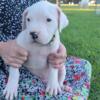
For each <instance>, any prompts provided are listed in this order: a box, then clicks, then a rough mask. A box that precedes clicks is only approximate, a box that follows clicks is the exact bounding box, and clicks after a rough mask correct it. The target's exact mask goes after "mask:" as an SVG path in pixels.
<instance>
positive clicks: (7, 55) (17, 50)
mask: <svg viewBox="0 0 100 100" xmlns="http://www.w3.org/2000/svg"><path fill="white" fill-rule="evenodd" d="M0 46H1V47H0V56H1V57H2V58H3V60H4V62H5V64H8V65H11V66H12V67H21V65H22V64H23V63H24V62H25V61H26V60H27V56H28V52H27V51H26V50H25V49H24V48H22V47H20V46H19V45H17V43H16V41H15V40H10V41H8V42H2V43H1V44H0Z"/></svg>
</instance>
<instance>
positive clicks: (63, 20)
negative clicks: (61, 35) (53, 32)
mask: <svg viewBox="0 0 100 100" xmlns="http://www.w3.org/2000/svg"><path fill="white" fill-rule="evenodd" d="M57 14H58V29H59V31H60V32H61V30H62V29H63V28H65V27H66V26H68V24H69V21H68V18H67V16H66V15H65V14H64V13H63V12H62V11H61V9H60V8H59V7H58V6H57Z"/></svg>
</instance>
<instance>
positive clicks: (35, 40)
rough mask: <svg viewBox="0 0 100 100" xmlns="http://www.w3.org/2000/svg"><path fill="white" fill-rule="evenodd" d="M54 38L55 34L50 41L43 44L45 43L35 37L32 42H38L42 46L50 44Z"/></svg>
mask: <svg viewBox="0 0 100 100" xmlns="http://www.w3.org/2000/svg"><path fill="white" fill-rule="evenodd" d="M54 39H55V34H54V35H53V36H52V38H51V39H50V41H49V42H48V43H46V44H43V43H41V42H39V41H38V40H37V39H34V40H33V41H32V43H37V44H40V45H42V46H47V45H50V44H51V43H52V42H53V41H54Z"/></svg>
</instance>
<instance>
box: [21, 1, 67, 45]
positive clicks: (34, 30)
mask: <svg viewBox="0 0 100 100" xmlns="http://www.w3.org/2000/svg"><path fill="white" fill-rule="evenodd" d="M67 25H68V19H67V17H66V16H65V15H64V13H63V12H62V11H61V10H60V8H59V7H58V6H57V5H55V4H52V3H49V2H47V1H40V2H38V3H36V4H33V5H32V6H30V7H28V8H27V9H26V10H25V11H24V13H23V22H22V29H23V30H25V31H26V33H27V34H26V33H25V36H26V37H27V38H29V37H30V39H29V40H30V42H31V41H35V42H39V43H41V44H48V43H49V42H50V40H51V39H52V37H53V35H54V34H55V33H57V32H58V30H60V31H61V30H62V29H63V28H65V27H66V26H67Z"/></svg>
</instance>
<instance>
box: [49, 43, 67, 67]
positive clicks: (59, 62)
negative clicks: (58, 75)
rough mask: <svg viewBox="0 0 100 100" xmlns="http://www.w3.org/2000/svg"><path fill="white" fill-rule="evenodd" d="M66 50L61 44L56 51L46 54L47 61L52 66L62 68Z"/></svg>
mask: <svg viewBox="0 0 100 100" xmlns="http://www.w3.org/2000/svg"><path fill="white" fill-rule="evenodd" d="M66 52H67V51H66V48H65V46H64V45H63V44H61V45H60V47H59V49H58V51H57V53H52V54H50V55H49V56H48V62H49V63H51V64H52V65H54V68H58V69H59V68H62V67H63V65H64V62H65V61H66V57H67V53H66Z"/></svg>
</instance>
